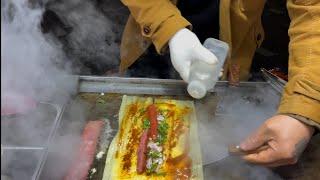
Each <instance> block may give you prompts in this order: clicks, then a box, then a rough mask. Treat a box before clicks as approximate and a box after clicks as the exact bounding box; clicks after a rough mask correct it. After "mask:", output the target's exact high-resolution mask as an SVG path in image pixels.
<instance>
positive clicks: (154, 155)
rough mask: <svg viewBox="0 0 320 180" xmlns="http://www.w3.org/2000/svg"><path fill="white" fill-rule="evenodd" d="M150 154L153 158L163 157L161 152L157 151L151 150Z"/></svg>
mask: <svg viewBox="0 0 320 180" xmlns="http://www.w3.org/2000/svg"><path fill="white" fill-rule="evenodd" d="M148 155H149V157H151V158H153V159H157V158H160V157H161V153H160V152H156V151H150V152H149V154H148Z"/></svg>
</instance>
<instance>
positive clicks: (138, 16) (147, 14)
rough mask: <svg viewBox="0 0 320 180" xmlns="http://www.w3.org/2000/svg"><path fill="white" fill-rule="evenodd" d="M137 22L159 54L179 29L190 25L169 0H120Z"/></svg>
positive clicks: (142, 32)
mask: <svg viewBox="0 0 320 180" xmlns="http://www.w3.org/2000/svg"><path fill="white" fill-rule="evenodd" d="M121 1H122V3H123V4H124V5H126V6H127V7H128V8H129V10H130V13H131V15H132V17H133V18H134V19H135V21H136V22H137V23H138V24H139V26H140V29H141V34H142V35H143V36H145V37H147V38H150V40H151V41H152V42H153V44H154V46H155V48H156V50H157V52H158V53H159V54H160V53H162V52H163V50H164V49H166V48H165V47H166V46H167V43H168V41H169V40H170V39H171V37H172V36H173V35H174V34H175V33H176V32H177V31H179V30H180V29H183V28H185V27H191V24H190V23H189V22H188V21H187V20H186V19H185V18H184V17H183V16H182V15H181V13H180V11H179V9H178V8H177V7H176V6H175V5H174V4H172V2H171V1H169V0H121Z"/></svg>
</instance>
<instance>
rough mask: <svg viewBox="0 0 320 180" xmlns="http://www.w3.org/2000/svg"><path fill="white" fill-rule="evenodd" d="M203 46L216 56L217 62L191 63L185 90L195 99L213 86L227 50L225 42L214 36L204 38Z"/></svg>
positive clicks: (199, 97)
mask: <svg viewBox="0 0 320 180" xmlns="http://www.w3.org/2000/svg"><path fill="white" fill-rule="evenodd" d="M203 46H204V47H206V48H207V49H208V50H210V51H211V52H212V53H213V54H214V55H215V56H216V57H217V59H218V64H215V65H209V64H207V63H205V62H202V61H197V62H195V63H192V64H191V68H190V76H189V82H188V83H189V84H188V89H187V90H188V93H189V94H190V96H192V97H193V98H196V99H201V98H203V97H204V96H205V95H206V94H207V91H208V90H209V89H212V88H214V86H215V85H216V83H217V81H218V78H219V74H220V71H221V69H222V66H223V64H224V62H225V60H226V57H227V54H228V51H229V46H228V44H227V43H225V42H223V41H220V40H217V39H214V38H208V39H206V40H205V42H204V43H203Z"/></svg>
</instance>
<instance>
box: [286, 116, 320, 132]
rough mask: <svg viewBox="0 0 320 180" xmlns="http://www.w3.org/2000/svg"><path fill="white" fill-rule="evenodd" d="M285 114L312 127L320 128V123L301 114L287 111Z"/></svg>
mask: <svg viewBox="0 0 320 180" xmlns="http://www.w3.org/2000/svg"><path fill="white" fill-rule="evenodd" d="M283 115H287V116H290V117H292V118H294V119H296V120H298V121H301V122H303V123H305V124H307V125H309V126H312V127H315V128H317V129H318V130H320V124H318V123H316V122H315V121H313V120H311V119H309V118H307V117H303V116H300V115H297V114H290V113H287V114H283Z"/></svg>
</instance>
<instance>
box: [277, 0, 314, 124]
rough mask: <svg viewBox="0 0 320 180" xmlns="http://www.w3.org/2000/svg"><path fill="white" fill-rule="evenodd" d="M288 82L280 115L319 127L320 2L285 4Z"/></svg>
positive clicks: (296, 0) (295, 0)
mask: <svg viewBox="0 0 320 180" xmlns="http://www.w3.org/2000/svg"><path fill="white" fill-rule="evenodd" d="M287 8H288V12H289V15H290V18H291V24H290V28H289V36H290V43H289V82H288V83H287V85H286V87H285V89H284V92H283V96H282V99H281V102H280V106H279V109H278V112H279V113H280V114H287V113H290V114H296V115H299V116H303V117H306V118H307V119H311V120H312V121H313V122H314V123H317V124H320V1H319V0H288V1H287Z"/></svg>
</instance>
